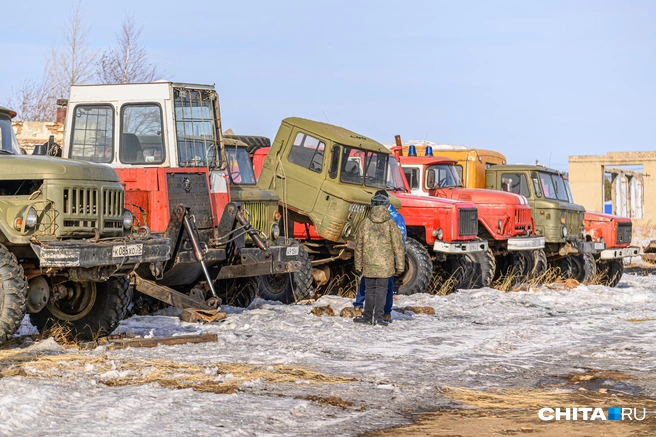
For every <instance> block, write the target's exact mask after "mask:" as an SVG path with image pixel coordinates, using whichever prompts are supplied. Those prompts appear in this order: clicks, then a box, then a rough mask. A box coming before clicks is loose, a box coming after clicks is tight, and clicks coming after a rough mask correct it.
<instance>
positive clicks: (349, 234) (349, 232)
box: [342, 223, 353, 238]
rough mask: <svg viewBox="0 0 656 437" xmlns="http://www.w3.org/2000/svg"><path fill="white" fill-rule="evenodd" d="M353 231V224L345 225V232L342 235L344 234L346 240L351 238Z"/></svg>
mask: <svg viewBox="0 0 656 437" xmlns="http://www.w3.org/2000/svg"><path fill="white" fill-rule="evenodd" d="M352 230H353V229H352V228H351V224H350V223H347V224H345V225H344V231H343V232H342V233H343V234H344V238H348V237H350V236H351V232H352Z"/></svg>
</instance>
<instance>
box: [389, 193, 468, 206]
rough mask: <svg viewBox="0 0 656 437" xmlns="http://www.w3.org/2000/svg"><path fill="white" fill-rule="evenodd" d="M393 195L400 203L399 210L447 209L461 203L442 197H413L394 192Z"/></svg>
mask: <svg viewBox="0 0 656 437" xmlns="http://www.w3.org/2000/svg"><path fill="white" fill-rule="evenodd" d="M394 195H395V196H396V197H397V198H398V199H399V201H401V208H447V209H451V207H452V206H453V205H454V204H456V203H462V202H459V201H457V200H451V199H447V198H444V197H432V196H415V195H414V194H408V193H404V192H400V191H399V192H394Z"/></svg>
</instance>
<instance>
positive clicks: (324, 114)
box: [321, 109, 330, 123]
mask: <svg viewBox="0 0 656 437" xmlns="http://www.w3.org/2000/svg"><path fill="white" fill-rule="evenodd" d="M321 113H322V114H323V116H324V117H326V121H327V122H328V123H330V120H328V116H327V115H326V113H325V112H323V109H322V110H321Z"/></svg>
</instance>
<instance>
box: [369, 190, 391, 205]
mask: <svg viewBox="0 0 656 437" xmlns="http://www.w3.org/2000/svg"><path fill="white" fill-rule="evenodd" d="M389 204H390V200H389V195H388V194H387V191H385V190H378V191H376V194H374V196H373V197H372V198H371V206H378V205H383V206H386V205H389Z"/></svg>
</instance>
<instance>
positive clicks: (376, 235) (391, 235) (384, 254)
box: [353, 192, 405, 326]
mask: <svg viewBox="0 0 656 437" xmlns="http://www.w3.org/2000/svg"><path fill="white" fill-rule="evenodd" d="M388 204H389V197H388V196H387V193H385V194H382V193H380V192H377V193H376V194H375V195H374V196H373V197H372V198H371V210H370V211H369V215H368V216H367V218H366V219H364V220H363V222H362V224H361V225H360V229H359V230H358V234H357V236H356V240H355V270H356V271H357V272H362V276H363V277H364V283H365V300H364V312H363V314H362V316H360V317H356V318H354V319H353V321H354V322H356V323H367V324H374V325H376V324H378V325H382V326H387V322H386V321H385V320H383V314H384V306H385V302H386V298H387V284H388V282H389V280H390V278H391V277H392V276H394V274H395V273H396V274H397V275H398V274H401V273H402V272H403V270H404V267H405V266H404V263H405V254H404V251H403V240H402V236H401V232H400V231H399V228H398V227H397V225H396V223H395V222H394V220H392V218H391V216H390V212H389V210H388V208H387V205H388Z"/></svg>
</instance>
